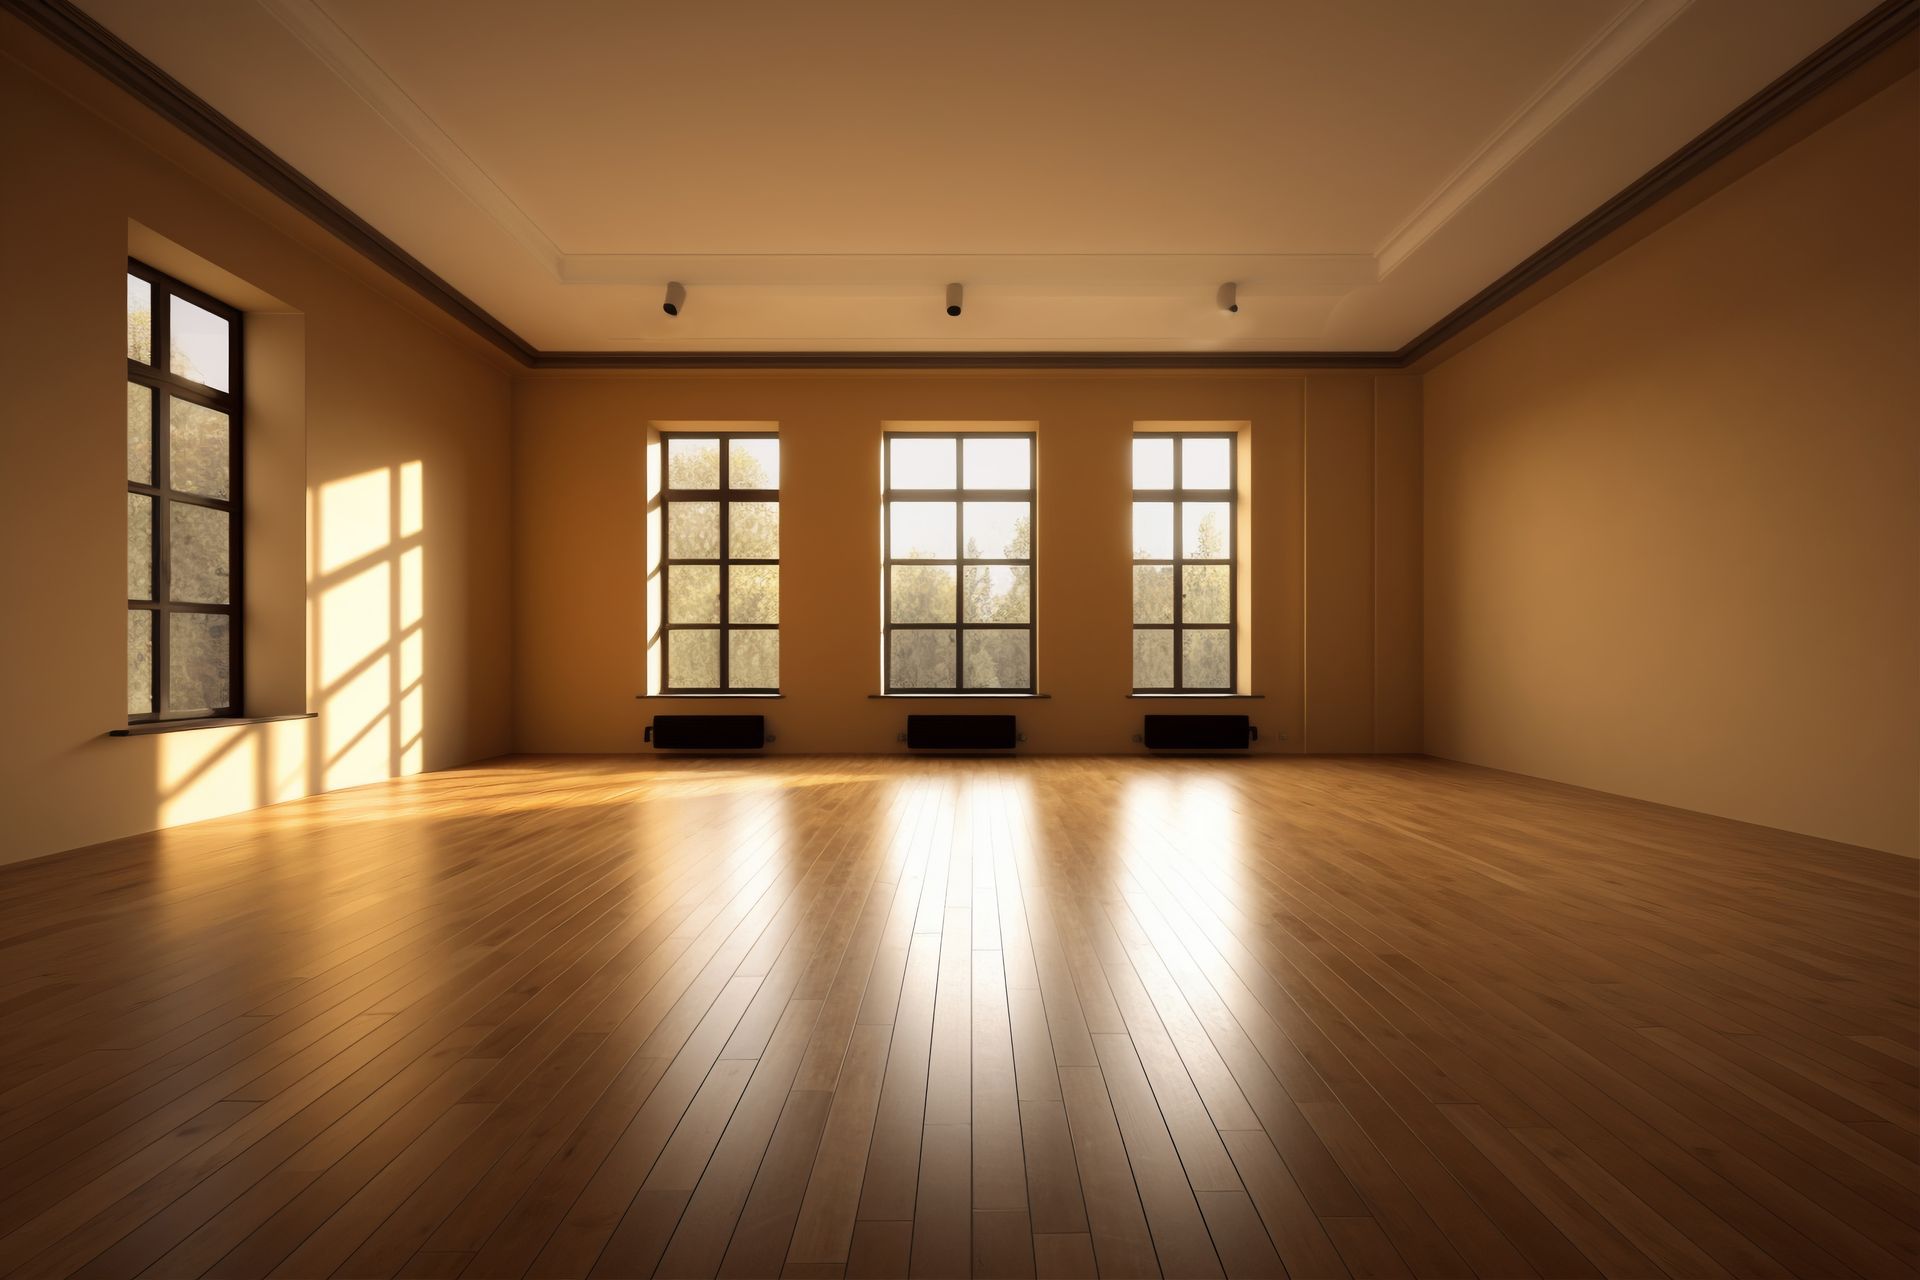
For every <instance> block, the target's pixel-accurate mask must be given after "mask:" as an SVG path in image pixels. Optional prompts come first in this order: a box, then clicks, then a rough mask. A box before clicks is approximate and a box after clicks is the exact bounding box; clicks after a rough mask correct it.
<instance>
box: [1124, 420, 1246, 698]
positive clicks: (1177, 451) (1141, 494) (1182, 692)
mask: <svg viewBox="0 0 1920 1280" xmlns="http://www.w3.org/2000/svg"><path fill="white" fill-rule="evenodd" d="M1133 440H1134V442H1138V441H1141V440H1171V441H1172V442H1173V487H1172V488H1171V489H1142V488H1140V487H1139V486H1138V484H1137V483H1136V484H1135V487H1134V489H1133V497H1132V500H1131V501H1130V502H1129V504H1128V515H1129V517H1131V516H1132V514H1133V509H1134V507H1136V506H1137V505H1138V504H1140V503H1142V502H1165V503H1170V504H1171V505H1172V507H1173V558H1172V559H1170V560H1168V559H1162V558H1158V557H1154V556H1145V557H1142V556H1135V557H1133V564H1134V567H1135V568H1136V569H1137V568H1139V567H1141V566H1152V565H1163V566H1166V567H1169V568H1171V569H1172V570H1173V621H1172V622H1141V621H1139V620H1138V619H1137V617H1136V619H1135V621H1134V624H1133V634H1134V635H1136V636H1137V635H1138V634H1139V633H1140V632H1142V631H1169V632H1172V634H1173V683H1172V684H1171V685H1169V686H1167V687H1164V688H1159V687H1154V686H1149V685H1138V684H1136V685H1134V686H1133V691H1134V692H1135V693H1137V694H1164V695H1168V696H1172V697H1203V696H1214V697H1231V696H1233V695H1234V694H1236V693H1238V692H1239V688H1240V662H1239V641H1240V438H1239V433H1237V432H1234V431H1136V432H1135V433H1134V435H1133ZM1185 440H1224V441H1226V442H1227V459H1228V462H1227V487H1226V488H1224V489H1188V488H1186V487H1184V486H1183V484H1182V480H1183V479H1184V477H1183V475H1182V469H1183V466H1184V456H1185V452H1186V451H1185V450H1184V449H1183V448H1182V447H1181V442H1182V441H1185ZM1129 465H1131V462H1129ZM1131 478H1132V477H1130V479H1131ZM1185 502H1224V503H1226V504H1227V554H1226V556H1225V557H1224V558H1221V557H1208V558H1205V559H1199V558H1190V557H1187V556H1185V555H1183V554H1182V552H1183V551H1184V550H1185V548H1184V546H1183V542H1184V540H1185V536H1186V534H1185V522H1184V521H1183V520H1182V519H1181V514H1182V513H1181V504H1182V503H1185ZM1128 527H1129V534H1128V536H1129V538H1131V537H1132V534H1131V527H1132V525H1131V520H1129V526H1128ZM1133 549H1134V550H1136V551H1137V550H1139V547H1138V545H1137V544H1136V545H1135V546H1134V548H1133ZM1210 564H1224V565H1226V566H1227V620H1226V621H1225V622H1188V621H1187V620H1186V575H1185V574H1184V573H1182V572H1181V569H1182V568H1183V567H1184V566H1186V565H1210ZM1134 576H1135V577H1136V578H1137V577H1138V575H1137V574H1135V575H1134ZM1188 631H1224V632H1226V633H1227V683H1226V684H1225V685H1224V686H1218V685H1201V686H1189V685H1188V684H1187V682H1186V671H1185V664H1184V661H1183V655H1182V650H1183V648H1184V646H1183V644H1182V641H1183V639H1184V636H1185V633H1186V632H1188ZM1130 682H1131V681H1130Z"/></svg>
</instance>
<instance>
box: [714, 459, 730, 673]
mask: <svg viewBox="0 0 1920 1280" xmlns="http://www.w3.org/2000/svg"><path fill="white" fill-rule="evenodd" d="M719 447H720V546H719V548H718V551H719V553H720V564H719V567H718V568H717V569H716V570H715V572H716V573H717V575H718V576H719V579H720V633H719V637H718V641H719V649H720V655H719V656H720V689H721V691H722V692H723V693H724V692H725V691H726V690H728V689H730V688H732V687H733V682H732V681H731V680H730V679H729V677H728V671H727V649H728V647H729V646H728V645H727V621H728V618H729V617H730V616H731V615H730V614H729V613H728V611H727V580H728V579H729V578H731V577H732V576H733V575H732V574H730V573H728V572H727V553H728V552H729V551H731V550H733V544H732V540H731V538H730V537H729V534H728V522H729V520H730V518H731V515H732V512H733V504H732V503H731V502H729V501H727V486H728V483H729V481H730V479H731V476H730V474H729V473H730V470H731V464H730V462H729V460H728V457H727V455H728V454H729V453H731V452H732V450H730V449H728V448H727V437H726V436H724V435H723V436H721V437H720V446H719Z"/></svg>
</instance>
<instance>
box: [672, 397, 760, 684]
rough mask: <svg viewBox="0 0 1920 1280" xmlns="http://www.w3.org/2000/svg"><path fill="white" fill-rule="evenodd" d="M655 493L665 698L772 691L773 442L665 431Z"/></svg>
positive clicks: (742, 435)
mask: <svg viewBox="0 0 1920 1280" xmlns="http://www.w3.org/2000/svg"><path fill="white" fill-rule="evenodd" d="M662 446H663V447H664V448H665V450H666V487H665V490H664V491H663V493H662V495H661V507H662V515H663V516H664V519H665V524H666V539H667V545H666V555H665V556H664V557H662V559H661V578H662V581H661V596H662V598H663V599H664V600H665V602H666V611H667V616H666V622H665V625H664V626H663V627H662V629H661V636H662V645H663V648H664V651H665V654H664V656H665V664H664V669H665V679H664V681H663V689H664V691H665V692H667V693H777V692H779V689H780V438H779V437H778V436H775V435H770V434H746V433H720V434H711V435H682V434H678V433H675V434H671V435H666V436H663V437H662Z"/></svg>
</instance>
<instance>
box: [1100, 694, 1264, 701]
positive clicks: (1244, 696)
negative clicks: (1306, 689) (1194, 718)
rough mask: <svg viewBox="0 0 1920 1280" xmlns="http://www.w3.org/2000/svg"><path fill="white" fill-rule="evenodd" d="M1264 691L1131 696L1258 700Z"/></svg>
mask: <svg viewBox="0 0 1920 1280" xmlns="http://www.w3.org/2000/svg"><path fill="white" fill-rule="evenodd" d="M1266 696H1267V695H1266V694H1264V693H1130V694H1128V695H1127V697H1129V698H1145V699H1148V700H1149V701H1151V700H1153V699H1156V698H1177V699H1179V700H1180V701H1182V702H1191V701H1193V700H1195V699H1199V700H1201V701H1204V702H1258V701H1260V700H1261V699H1263V698H1265V697H1266Z"/></svg>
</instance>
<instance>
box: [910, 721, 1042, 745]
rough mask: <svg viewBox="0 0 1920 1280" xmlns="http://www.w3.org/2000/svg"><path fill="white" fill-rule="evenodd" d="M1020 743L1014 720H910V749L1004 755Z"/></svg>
mask: <svg viewBox="0 0 1920 1280" xmlns="http://www.w3.org/2000/svg"><path fill="white" fill-rule="evenodd" d="M1018 741H1019V735H1018V734H1017V733H1016V732H1015V730H1014V726H1013V717H1012V716H908V717H907V745H908V746H909V747H916V748H929V749H935V750H948V751H1001V750H1007V749H1010V748H1012V747H1013V745H1014V744H1015V743H1016V742H1018Z"/></svg>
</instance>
